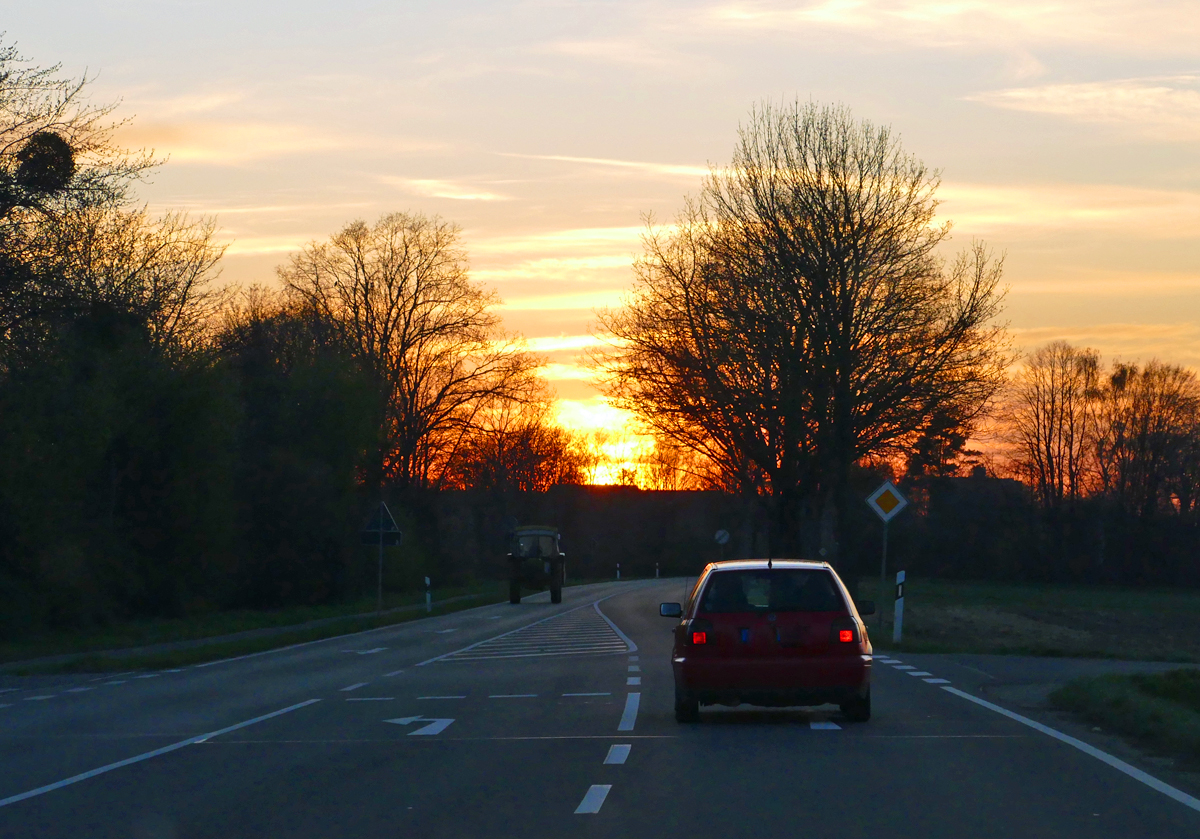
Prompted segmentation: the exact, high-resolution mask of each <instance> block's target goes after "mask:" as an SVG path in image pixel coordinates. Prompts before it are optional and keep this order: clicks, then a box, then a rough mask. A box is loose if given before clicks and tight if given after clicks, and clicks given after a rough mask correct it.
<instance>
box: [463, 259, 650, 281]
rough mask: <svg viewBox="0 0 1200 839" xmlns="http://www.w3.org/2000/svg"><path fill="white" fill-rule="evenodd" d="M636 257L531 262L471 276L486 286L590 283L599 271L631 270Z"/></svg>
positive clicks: (480, 272)
mask: <svg viewBox="0 0 1200 839" xmlns="http://www.w3.org/2000/svg"><path fill="white" fill-rule="evenodd" d="M632 264H633V257H631V256H629V255H628V254H624V255H622V254H613V255H602V256H584V257H573V258H553V259H532V260H525V261H522V262H520V263H518V264H516V265H513V266H510V267H504V268H478V269H476V270H475V271H473V272H472V276H474V277H475V279H477V280H482V281H484V282H507V281H510V280H545V279H553V280H568V281H569V280H573V279H576V280H589V279H591V278H593V277H594V275H595V273H596V272H597V271H611V270H614V269H618V270H620V269H628V268H629V266H630V265H632Z"/></svg>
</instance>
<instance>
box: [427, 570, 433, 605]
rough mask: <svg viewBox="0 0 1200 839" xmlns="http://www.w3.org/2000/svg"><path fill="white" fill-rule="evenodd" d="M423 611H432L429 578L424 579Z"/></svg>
mask: <svg viewBox="0 0 1200 839" xmlns="http://www.w3.org/2000/svg"><path fill="white" fill-rule="evenodd" d="M425 611H426V612H432V611H433V593H432V592H431V591H430V590H429V578H428V577H426V578H425Z"/></svg>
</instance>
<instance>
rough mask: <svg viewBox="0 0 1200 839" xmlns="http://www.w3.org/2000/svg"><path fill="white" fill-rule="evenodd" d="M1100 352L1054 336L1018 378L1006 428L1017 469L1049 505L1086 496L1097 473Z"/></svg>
mask: <svg viewBox="0 0 1200 839" xmlns="http://www.w3.org/2000/svg"><path fill="white" fill-rule="evenodd" d="M1100 384H1101V383H1100V354H1099V353H1097V352H1096V351H1095V350H1092V349H1079V348H1077V347H1073V346H1071V345H1070V344H1068V343H1066V342H1065V341H1055V342H1053V343H1051V344H1047V345H1046V346H1044V347H1042V348H1041V349H1039V350H1037V351H1036V352H1034V353H1033V354H1032V355H1030V356H1029V358H1028V359H1027V360H1026V363H1025V366H1024V367H1023V368H1022V369H1020V370H1019V371H1018V372H1017V373H1016V375H1015V377H1014V381H1013V387H1012V392H1011V399H1010V404H1009V406H1008V411H1007V412H1006V414H1007V416H1006V425H1007V428H1006V434H1007V436H1008V437H1009V438H1010V439H1011V441H1012V443H1013V444H1014V445H1015V447H1016V455H1015V457H1014V460H1015V462H1016V466H1017V470H1018V472H1019V473H1020V474H1021V475H1022V476H1023V477H1024V478H1025V480H1026V481H1027V482H1028V483H1029V485H1030V486H1031V487H1032V488H1033V491H1034V492H1035V493H1036V494H1037V497H1038V499H1039V500H1040V501H1041V502H1042V504H1043V505H1045V506H1046V507H1056V506H1059V505H1061V504H1063V503H1064V502H1067V501H1072V500H1075V499H1077V498H1079V497H1080V496H1082V495H1083V494H1084V493H1085V492H1086V490H1087V488H1088V481H1089V479H1090V477H1091V476H1092V475H1093V474H1094V465H1095V464H1094V455H1095V444H1096V422H1097V414H1096V410H1097V406H1098V402H1099V399H1100Z"/></svg>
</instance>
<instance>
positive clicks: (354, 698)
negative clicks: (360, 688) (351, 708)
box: [346, 696, 396, 702]
mask: <svg viewBox="0 0 1200 839" xmlns="http://www.w3.org/2000/svg"><path fill="white" fill-rule="evenodd" d="M395 698H396V697H394V696H347V697H346V701H347V702H391V701H392V700H393V699H395Z"/></svg>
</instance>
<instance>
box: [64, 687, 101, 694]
mask: <svg viewBox="0 0 1200 839" xmlns="http://www.w3.org/2000/svg"><path fill="white" fill-rule="evenodd" d="M88 690H95V688H89V687H81V688H67V693H83V692H84V691H88Z"/></svg>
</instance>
